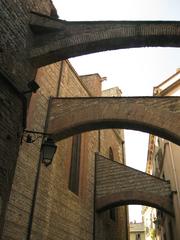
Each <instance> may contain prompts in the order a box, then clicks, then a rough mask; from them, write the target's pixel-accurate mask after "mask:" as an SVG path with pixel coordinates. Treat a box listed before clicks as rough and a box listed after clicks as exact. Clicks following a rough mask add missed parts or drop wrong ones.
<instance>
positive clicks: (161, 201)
mask: <svg viewBox="0 0 180 240" xmlns="http://www.w3.org/2000/svg"><path fill="white" fill-rule="evenodd" d="M144 187H146V186H144ZM131 204H136V205H145V206H150V207H154V208H157V209H159V210H161V211H164V212H166V213H168V214H170V215H173V213H172V204H170V196H164V197H163V198H162V196H159V195H158V194H153V193H152V192H151V193H150V194H145V193H144V192H143V191H137V190H134V191H133V190H131V191H121V192H120V193H115V194H111V195H107V196H105V197H101V198H98V199H97V200H96V211H97V212H101V211H104V210H107V209H110V208H112V207H116V206H124V205H131Z"/></svg>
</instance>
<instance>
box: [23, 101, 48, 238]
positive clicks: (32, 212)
mask: <svg viewBox="0 0 180 240" xmlns="http://www.w3.org/2000/svg"><path fill="white" fill-rule="evenodd" d="M50 106H51V98H49V103H48V109H47V114H46V120H45V126H44V132H46V130H47V127H48V119H49V113H50ZM43 142H44V136H43V138H42V142H41V143H43ZM40 171H41V152H40V155H39V160H38V164H37V172H36V176H35V181H34V190H33V197H32V203H31V209H30V214H29V222H28V227H27V235H26V240H30V239H31V233H32V225H33V217H34V210H35V205H36V198H37V192H38V185H39V178H40Z"/></svg>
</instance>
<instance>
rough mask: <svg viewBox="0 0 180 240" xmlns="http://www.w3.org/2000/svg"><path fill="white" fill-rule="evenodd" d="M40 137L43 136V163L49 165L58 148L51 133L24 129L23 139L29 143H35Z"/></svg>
mask: <svg viewBox="0 0 180 240" xmlns="http://www.w3.org/2000/svg"><path fill="white" fill-rule="evenodd" d="M39 138H43V143H42V145H41V157H42V158H41V159H42V163H44V164H45V166H46V167H47V166H49V165H50V164H51V163H52V160H53V157H54V154H55V153H56V149H57V146H56V145H55V143H54V140H53V139H52V138H51V135H50V134H48V133H43V132H36V131H29V130H24V134H23V138H22V139H23V140H24V141H25V142H27V143H34V142H35V141H36V140H37V139H39Z"/></svg>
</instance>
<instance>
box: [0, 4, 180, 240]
mask: <svg viewBox="0 0 180 240" xmlns="http://www.w3.org/2000/svg"><path fill="white" fill-rule="evenodd" d="M0 13H1V19H3V21H1V23H0V32H1V34H0V40H1V41H0V42H1V46H0V84H1V88H0V103H1V104H0V117H1V124H0V128H1V135H0V153H1V154H0V186H1V188H0V236H1V238H2V239H8V240H9V239H23V238H25V239H30V237H31V238H32V239H43V238H44V239H58V238H60V237H61V239H63V238H64V239H67V237H68V236H69V234H70V235H71V236H72V238H73V239H77V238H78V239H79V236H82V237H81V238H82V239H83V238H84V239H88V238H89V237H90V236H91V237H92V236H95V231H94V230H95V229H96V230H97V229H98V228H95V226H94V225H93V223H94V222H95V221H94V216H92V213H93V212H92V209H93V199H94V198H93V192H94V186H93V184H92V183H93V179H94V178H93V177H94V175H93V169H94V167H93V166H92V165H91V164H93V163H94V162H93V161H91V160H92V159H93V158H94V152H95V151H99V149H101V153H102V154H104V155H106V154H107V155H108V156H109V157H110V156H111V158H112V156H113V155H114V156H115V157H114V159H117V160H119V161H122V159H123V157H120V156H119V157H118V154H119V153H120V152H122V151H123V148H122V150H119V151H118V153H116V150H115V149H114V147H113V146H111V145H108V143H107V148H106V147H102V140H101V144H100V141H99V140H98V143H97V138H98V139H99V138H100V137H101V136H103V134H104V133H103V132H98V131H96V132H94V133H92V132H90V133H84V134H82V135H81V136H77V137H76V138H69V139H66V140H63V141H61V142H60V143H58V150H57V153H56V157H55V158H56V159H59V161H58V160H55V161H53V164H52V165H50V166H49V167H48V168H45V167H44V166H43V165H41V161H40V160H41V156H40V149H41V143H42V140H43V139H41V138H39V137H36V135H35V136H32V139H31V140H32V141H33V143H32V144H29V143H28V142H27V141H29V140H28V136H27V135H26V136H25V132H24V129H25V128H27V129H30V130H33V131H40V132H45V131H46V130H47V127H48V121H47V119H48V114H49V110H50V109H49V106H50V104H49V102H50V96H51V97H52V96H53V97H59V96H61V97H74V96H84V97H88V96H99V95H98V94H99V92H100V88H98V87H97V88H96V91H98V93H96V94H94V89H93V88H91V87H92V83H91V81H90V80H86V81H85V78H86V79H90V76H86V77H84V80H83V79H82V80H81V81H80V80H77V78H78V77H77V75H76V74H75V71H74V70H73V69H71V67H70V68H68V67H67V66H68V64H67V62H64V61H62V62H57V61H60V60H64V59H67V57H70V56H77V55H83V54H85V53H90V52H92V51H93V52H98V51H103V50H109V49H117V48H124V46H125V45H126V44H127V45H126V47H129V48H130V47H133V46H137V47H141V46H146V45H147V46H156V45H158V46H159V45H162V46H171V45H172V46H177V47H178V46H179V35H178V34H179V33H178V31H177V28H179V23H177V24H176V23H158V22H157V23H156V24H154V22H153V23H147V22H146V24H144V23H142V24H141V23H139V22H136V23H133V24H132V23H127V24H128V25H127V26H125V25H124V22H122V23H121V22H120V23H119V22H117V23H112V22H107V23H106V22H104V23H103V26H102V23H98V24H97V28H96V31H94V26H95V25H94V22H93V23H90V25H86V24H85V23H84V25H83V26H84V27H82V25H81V23H76V24H75V25H73V24H72V25H71V23H67V22H66V21H62V20H58V19H57V18H58V16H57V14H56V9H55V8H54V6H53V4H52V1H51V0H42V1H35V0H27V1H21V0H2V1H0ZM66 24H67V25H66ZM109 24H110V25H111V26H112V27H113V29H114V30H113V31H112V28H111V27H109ZM174 24H175V25H176V26H175V25H174ZM70 25H71V27H70V28H69V26H70ZM76 26H77V27H78V28H77V29H76ZM139 26H140V29H141V31H142V32H141V34H140V32H139V31H138V32H137V31H135V30H136V29H137V27H138V28H139ZM162 27H163V28H164V29H165V31H164V32H165V34H164V35H163V37H162V34H161V30H162ZM79 28H80V29H79ZM152 29H153V31H154V32H156V34H157V35H156V36H155V37H154V36H152ZM69 30H70V32H69ZM71 30H72V31H71ZM80 30H81V32H82V35H80V34H79V31H80ZM166 30H167V31H166ZM122 33H123V34H122ZM130 33H131V34H130ZM144 33H146V34H145V35H146V36H144V35H143V34H144ZM124 34H125V35H124ZM57 35H58V36H59V37H60V42H59V40H57V39H56V37H57ZM77 36H78V37H79V36H80V39H79V38H78V37H77ZM117 36H118V38H119V39H120V40H121V41H119V42H120V45H118V46H117V42H118V41H117ZM169 36H172V37H173V41H172V39H170V38H169ZM127 37H128V39H129V40H128V42H127ZM150 38H151V41H150ZM94 39H95V40H94ZM143 39H144V40H143ZM147 39H148V41H147ZM56 40H57V42H56ZM61 40H62V41H61ZM160 40H162V41H160ZM79 41H81V43H82V44H79ZM134 41H135V42H134ZM55 42H56V44H57V45H56V44H55ZM71 43H73V45H71ZM92 43H93V44H92ZM101 44H102V46H103V47H101ZM124 44H125V45H124ZM58 46H59V47H60V48H61V49H59V48H58ZM54 47H55V49H54ZM56 47H57V48H56ZM62 47H63V49H62ZM86 47H87V48H86ZM53 49H54V50H53ZM51 50H53V51H51ZM84 50H87V52H86V51H85V52H84ZM55 62H56V63H55ZM53 63H55V64H53ZM48 64H49V65H48ZM50 64H52V65H50ZM43 66H44V67H43ZM82 78H83V77H82ZM98 78H99V77H98V75H96V74H95V75H94V76H93V79H94V80H93V81H95V80H96V81H97V84H99V85H100V81H99V83H98ZM37 84H38V85H39V86H40V90H38V91H37V93H36V94H35V93H34V92H35V91H36V90H37V87H38V85H37ZM97 89H98V90H97ZM92 90H93V91H92ZM147 100H148V99H145V98H143V99H136V104H134V103H135V99H133V104H132V101H131V99H130V100H128V99H126V100H125V102H126V103H127V104H126V107H128V105H129V106H130V108H127V111H124V109H126V108H123V107H122V108H123V111H120V112H121V113H123V116H121V117H119V118H120V119H119V118H118V117H117V119H116V123H122V125H121V128H123V127H124V126H125V127H128V128H131V129H134V128H136V130H141V129H143V130H144V129H145V130H147V131H150V130H152V129H151V124H150V123H152V121H151V122H150V123H149V114H148V117H147V115H146V119H145V120H144V119H143V121H142V117H141V116H145V115H144V113H147V104H146V101H147ZM108 101H109V100H108ZM139 101H140V102H141V103H140V105H141V106H142V109H140V111H136V109H139V108H138V107H139ZM153 101H154V100H153ZM157 102H158V101H157V99H156V100H155V106H156V107H158V106H157ZM174 104H175V105H177V104H176V102H175V103H174ZM150 105H151V104H148V106H150ZM144 106H145V109H144ZM96 107H97V105H96ZM177 107H178V105H177ZM150 110H151V109H150ZM165 110H166V109H165V108H164V109H163V111H165ZM134 111H135V112H136V113H135V114H132V113H134ZM153 111H154V109H153ZM158 111H159V112H160V113H161V111H162V109H159V110H158ZM167 112H169V110H167ZM177 112H178V111H177ZM138 113H139V115H138ZM121 120H123V121H121ZM151 120H154V128H153V130H154V129H155V130H157V129H158V126H159V125H162V124H163V122H164V119H163V120H162V121H160V122H159V121H157V120H156V119H154V117H153V114H152V119H151ZM160 120H161V119H160ZM167 122H168V121H167ZM136 123H138V124H136ZM158 124H159V125H158ZM101 126H102V125H101ZM101 126H100V127H101ZM168 126H169V129H171V130H172V132H175V130H174V129H176V128H175V127H176V126H175V125H168ZM106 127H107V126H106ZM162 128H163V130H164V129H165V130H166V125H163V127H162ZM164 132H165V131H164ZM117 133H118V132H117V131H115V132H114V133H113V134H114V135H112V136H111V137H113V138H115V139H116V140H117V139H118V141H119V142H120V145H121V142H122V139H121V138H120V137H118V134H117ZM162 134H163V131H162ZM162 134H161V135H162ZM174 135H175V136H174ZM26 137H27V138H26ZM166 137H168V134H166ZM36 138H37V139H36ZM171 138H173V139H174V141H176V142H178V141H179V134H178V136H176V134H172V136H171ZM87 139H88V140H87ZM89 139H90V140H89ZM26 140H27V141H26ZM35 140H36V141H35ZM86 141H87V142H88V144H87V142H86ZM72 143H73V144H72ZM80 143H81V144H80ZM71 145H75V146H76V148H70V146H71ZM80 146H81V148H80ZM87 148H88V151H87ZM103 149H104V150H103ZM105 149H106V150H105ZM107 149H108V150H107ZM110 149H111V150H110ZM103 151H104V152H103ZM106 151H107V152H106ZM87 152H88V154H87V155H86V156H87V159H86V160H87V161H85V160H84V161H85V162H86V164H85V163H83V160H82V162H81V166H83V164H85V166H84V171H83V172H82V171H80V170H79V176H80V177H79V181H77V180H78V179H77V178H76V183H77V182H79V186H77V184H74V181H72V180H70V181H69V179H73V177H70V175H71V172H72V171H71V162H72V161H73V160H72V159H74V158H72V157H71V156H72V155H73V156H76V159H80V157H77V155H78V156H82V155H83V154H85V153H87ZM75 153H76V154H75ZM107 155H106V156H107ZM82 159H85V158H83V157H82ZM78 166H79V165H77V166H76V169H77V170H78V169H79V167H78ZM59 169H60V170H59ZM89 171H90V172H91V174H90V175H88V174H86V173H87V172H88V173H89ZM72 175H73V176H74V173H73V172H72ZM70 182H71V184H70ZM83 184H84V185H85V187H84V186H83ZM69 188H71V189H73V191H75V192H76V193H74V192H73V191H69ZM77 189H79V190H77ZM67 190H68V191H67ZM77 193H78V194H77ZM77 195H78V197H77ZM145 195H146V194H145ZM59 196H61V197H60V199H61V200H62V201H59ZM79 196H80V197H79ZM143 197H144V196H142V195H140V196H138V200H139V201H141V200H142V198H143ZM82 199H83V200H82ZM86 200H87V202H88V203H87V204H86ZM89 200H90V201H89ZM125 200H126V199H125ZM130 200H131V199H130ZM135 200H137V199H135ZM72 202H73V205H72ZM122 209H123V210H122V212H123V211H124V212H125V208H122ZM113 211H114V210H113ZM113 211H111V217H112V218H114V217H113V215H115V214H114V213H113ZM117 211H118V210H117ZM59 212H61V219H59V216H58V213H59ZM108 214H109V213H108ZM98 217H99V221H100V222H101V223H102V224H101V226H102V228H99V233H97V234H99V236H101V229H103V228H106V229H107V227H104V222H103V220H102V219H103V217H102V219H101V216H100V214H99V215H98ZM96 219H97V218H96ZM66 221H67V223H68V224H64V222H66ZM111 223H112V222H111ZM123 224H126V223H122V225H123ZM82 226H83V227H82ZM113 226H115V225H114V224H113ZM110 229H112V228H111V227H110ZM59 231H60V232H59ZM102 232H103V231H102ZM67 233H68V236H67ZM50 236H52V237H50ZM77 236H78V237H77ZM123 236H124V235H123Z"/></svg>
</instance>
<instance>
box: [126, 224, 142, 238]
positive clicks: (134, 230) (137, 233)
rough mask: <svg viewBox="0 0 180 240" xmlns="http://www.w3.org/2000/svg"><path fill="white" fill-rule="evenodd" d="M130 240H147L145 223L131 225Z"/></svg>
mask: <svg viewBox="0 0 180 240" xmlns="http://www.w3.org/2000/svg"><path fill="white" fill-rule="evenodd" d="M129 229H130V240H145V239H146V238H145V229H144V223H143V222H141V223H130V226H129Z"/></svg>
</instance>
